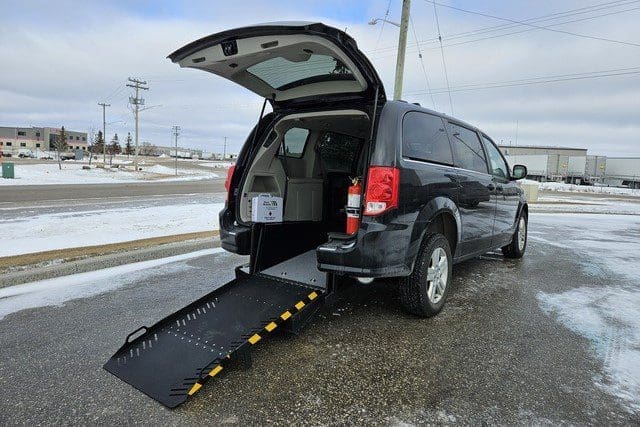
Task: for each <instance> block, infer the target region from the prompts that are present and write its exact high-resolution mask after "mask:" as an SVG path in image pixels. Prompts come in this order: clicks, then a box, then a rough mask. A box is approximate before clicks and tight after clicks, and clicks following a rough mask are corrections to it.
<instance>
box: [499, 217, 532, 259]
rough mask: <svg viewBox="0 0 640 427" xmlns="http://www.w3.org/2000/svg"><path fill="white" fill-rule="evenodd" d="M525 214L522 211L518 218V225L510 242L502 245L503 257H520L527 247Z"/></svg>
mask: <svg viewBox="0 0 640 427" xmlns="http://www.w3.org/2000/svg"><path fill="white" fill-rule="evenodd" d="M527 219H528V218H527V214H526V213H525V212H522V213H521V214H520V218H518V226H517V227H516V231H515V233H513V238H512V239H511V243H509V244H508V245H507V246H503V247H502V254H503V255H504V256H505V258H522V256H523V255H524V251H525V250H526V249H527V224H528V223H527Z"/></svg>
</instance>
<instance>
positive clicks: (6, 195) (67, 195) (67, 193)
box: [0, 179, 224, 207]
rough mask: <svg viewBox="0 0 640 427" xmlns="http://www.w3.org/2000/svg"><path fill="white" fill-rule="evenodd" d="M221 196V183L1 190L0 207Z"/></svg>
mask: <svg viewBox="0 0 640 427" xmlns="http://www.w3.org/2000/svg"><path fill="white" fill-rule="evenodd" d="M217 192H224V179H214V180H199V181H174V182H171V181H169V182H140V183H138V182H133V183H114V184H74V185H19V186H0V207H2V206H6V205H8V204H9V203H15V202H35V203H37V202H42V201H51V200H67V201H71V200H80V199H106V198H118V197H121V198H128V199H131V198H136V197H148V196H158V195H172V194H203V193H217Z"/></svg>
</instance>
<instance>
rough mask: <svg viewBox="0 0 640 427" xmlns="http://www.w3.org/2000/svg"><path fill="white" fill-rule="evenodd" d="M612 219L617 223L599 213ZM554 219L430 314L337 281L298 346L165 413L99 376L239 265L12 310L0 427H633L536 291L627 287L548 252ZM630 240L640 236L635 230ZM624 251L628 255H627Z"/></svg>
mask: <svg viewBox="0 0 640 427" xmlns="http://www.w3.org/2000/svg"><path fill="white" fill-rule="evenodd" d="M558 218H560V217H558ZM566 219H567V217H564V219H563V221H564V220H566ZM618 220H621V221H626V220H625V219H624V218H622V217H616V216H609V217H606V218H605V219H604V221H613V222H614V223H613V224H614V225H613V226H614V227H615V226H616V225H615V221H618ZM559 224H562V222H559V223H557V224H556V223H554V219H553V217H552V216H550V215H546V216H545V215H541V216H540V217H539V218H533V219H532V224H531V229H532V230H533V233H534V234H533V235H532V239H531V240H530V242H529V248H528V253H527V255H526V256H525V258H524V259H523V260H521V261H507V260H505V259H503V258H502V256H501V255H499V254H488V255H485V256H483V257H481V258H479V259H474V260H471V261H468V262H465V263H463V264H460V265H458V266H456V267H455V269H454V281H453V287H452V290H451V294H450V296H449V300H448V302H447V305H446V306H445V309H444V310H443V312H442V313H441V314H440V315H438V316H437V317H435V318H433V319H428V320H425V319H418V318H415V317H411V316H408V315H405V314H403V313H402V312H401V311H400V308H399V306H398V303H397V301H396V299H395V297H394V288H393V286H392V285H390V284H388V283H377V282H376V283H374V284H373V285H368V286H364V285H355V284H354V285H352V286H350V287H347V288H346V289H344V291H343V292H342V293H341V295H340V297H339V299H338V301H337V302H336V303H335V305H334V306H332V307H327V308H325V309H324V310H323V311H322V312H321V314H320V316H319V317H318V318H317V319H316V320H315V321H314V322H313V324H311V325H310V326H309V327H308V328H307V329H305V330H304V331H303V333H302V334H301V335H300V336H297V337H294V336H290V335H285V334H275V335H274V336H273V337H271V338H270V339H269V340H266V341H264V342H261V343H260V344H259V345H257V346H256V351H255V353H254V367H253V369H251V370H249V371H242V370H240V369H237V370H233V371H228V372H226V374H224V375H221V377H220V378H218V379H216V380H214V381H210V382H209V383H207V384H206V385H205V387H204V388H203V389H202V390H201V391H200V392H199V393H197V394H196V395H195V396H194V398H192V399H191V400H189V401H188V402H187V403H186V404H184V405H183V406H181V407H179V408H178V409H176V410H168V409H165V408H164V407H162V406H161V405H160V404H158V403H156V402H155V401H153V400H151V399H149V398H147V397H146V396H144V395H143V394H142V393H140V392H138V391H136V390H135V389H133V388H132V387H130V386H128V385H127V384H125V383H123V382H121V381H120V380H118V379H116V378H115V377H113V376H111V375H110V374H108V373H107V372H106V371H104V370H103V369H102V368H101V366H102V364H103V363H104V362H105V361H106V360H107V359H108V358H109V357H110V356H111V354H112V353H113V352H114V351H115V350H116V349H117V348H118V347H119V346H120V345H121V343H122V341H123V339H124V337H125V335H126V334H127V333H128V332H130V331H132V330H133V329H135V328H137V327H138V326H140V325H142V324H147V325H149V324H152V323H153V322H154V321H155V320H158V319H160V318H162V317H163V316H166V315H168V314H170V313H171V312H173V311H174V310H176V309H178V308H181V307H183V306H184V305H186V304H187V303H188V302H191V301H192V300H194V299H196V298H197V297H198V296H200V295H202V294H204V293H206V292H208V291H209V290H211V289H212V288H214V287H216V286H218V285H221V284H223V283H225V282H226V281H227V280H229V279H230V278H231V277H232V274H233V268H232V267H233V266H234V265H237V264H239V263H241V262H242V261H243V258H241V257H237V256H234V255H230V254H226V253H218V254H214V255H208V256H204V257H199V258H194V259H192V260H189V261H185V262H180V263H176V264H172V265H167V266H164V267H160V268H155V269H152V270H150V271H149V272H147V273H144V274H138V275H132V276H130V277H125V279H122V278H120V279H118V280H120V281H121V283H120V284H118V283H116V282H118V280H115V279H113V280H114V282H113V283H115V284H113V283H112V288H111V289H110V290H108V291H105V292H103V293H101V294H98V295H94V296H87V297H82V298H78V299H72V300H69V301H67V302H66V303H64V305H62V306H54V307H38V308H33V309H26V310H22V311H18V312H15V313H12V314H8V315H7V316H6V317H4V318H3V319H2V320H0V342H1V343H2V346H1V347H0V360H1V361H2V363H0V389H1V390H2V393H1V394H0V424H2V425H7V424H18V423H20V424H23V423H24V424H34V423H46V424H50V423H64V424H67V423H74V424H96V423H99V424H124V423H142V424H160V425H164V424H172V425H185V424H196V423H198V424H201V423H216V424H218V423H239V424H264V423H266V422H276V423H280V424H285V423H286V424H289V423H296V424H297V423H309V424H325V423H341V424H342V423H355V424H370V423H380V424H397V423H425V422H435V423H473V424H481V423H488V424H514V423H526V424H530V423H536V424H538V423H541V424H547V423H552V424H557V423H575V424H585V423H589V424H605V423H610V424H611V423H612V424H637V423H640V412H638V411H635V412H634V409H630V408H629V402H628V401H624V400H620V399H619V398H617V397H615V396H614V394H612V393H610V392H609V391H608V389H607V388H606V387H603V386H602V385H600V384H599V383H598V381H596V379H597V378H602V377H606V375H607V373H606V372H605V366H604V365H605V363H604V362H603V360H602V359H601V358H600V357H598V353H597V351H595V350H594V346H593V343H592V341H590V340H589V339H587V338H585V337H584V336H583V335H580V334H578V333H576V332H573V331H572V330H570V329H569V328H566V327H565V326H563V324H561V323H560V322H559V320H558V319H557V318H556V317H555V316H553V315H552V314H549V313H548V312H547V311H545V310H543V309H542V308H541V305H540V295H542V294H545V295H547V294H548V295H555V294H558V293H562V292H565V291H570V290H572V289H574V288H576V287H577V286H581V287H590V288H597V287H602V286H604V285H605V284H610V283H611V282H615V283H616V285H620V284H621V283H622V284H625V283H626V284H629V285H634V286H637V283H630V281H631V280H632V279H630V278H629V277H628V276H625V275H624V274H619V272H612V271H610V270H608V269H607V266H606V265H604V264H596V262H597V259H594V258H592V257H590V255H589V254H588V253H586V252H580V251H579V250H576V249H575V248H572V247H571V245H567V246H560V245H554V244H553V242H558V241H568V240H571V239H574V240H575V239H580V238H581V236H582V235H583V234H584V229H582V230H580V229H579V227H578V228H575V227H574V228H567V227H562V226H560V225H559ZM624 224H627V225H628V223H624ZM624 224H622V225H620V227H621V228H624ZM630 238H633V239H636V240H635V242H636V243H637V242H638V241H640V235H639V234H638V231H637V230H636V232H635V233H632V234H631V237H630ZM613 240H615V238H614V239H613ZM622 255H623V256H627V255H625V254H622ZM628 256H631V261H634V262H635V261H637V260H636V259H635V258H633V257H634V256H635V257H638V255H637V252H636V254H635V255H628ZM594 266H597V267H598V268H593V267H594ZM611 279H614V280H611ZM2 303H3V302H2V299H0V306H1V305H2ZM4 303H5V304H6V303H7V301H5V302H4ZM8 303H9V304H10V303H11V302H10V301H9V302H8ZM614 347H615V346H614Z"/></svg>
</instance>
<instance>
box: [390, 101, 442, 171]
mask: <svg viewBox="0 0 640 427" xmlns="http://www.w3.org/2000/svg"><path fill="white" fill-rule="evenodd" d="M402 155H403V156H404V157H408V158H410V159H417V160H426V161H431V162H438V163H444V164H448V165H451V164H453V157H452V155H451V146H450V145H449V139H448V138H447V133H446V132H445V128H444V122H443V121H442V119H441V118H440V117H438V116H433V115H431V114H426V113H419V112H416V111H413V112H409V113H407V114H406V115H405V116H404V119H403V121H402Z"/></svg>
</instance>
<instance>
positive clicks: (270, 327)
mask: <svg viewBox="0 0 640 427" xmlns="http://www.w3.org/2000/svg"><path fill="white" fill-rule="evenodd" d="M277 327H278V325H277V324H276V322H271V323H269V324H268V325H267V326H265V327H264V328H265V329H266V330H267V331H269V332H271V331H273V330H274V329H275V328H277Z"/></svg>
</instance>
